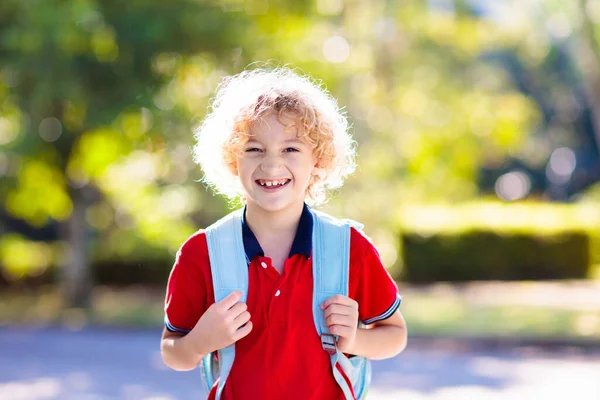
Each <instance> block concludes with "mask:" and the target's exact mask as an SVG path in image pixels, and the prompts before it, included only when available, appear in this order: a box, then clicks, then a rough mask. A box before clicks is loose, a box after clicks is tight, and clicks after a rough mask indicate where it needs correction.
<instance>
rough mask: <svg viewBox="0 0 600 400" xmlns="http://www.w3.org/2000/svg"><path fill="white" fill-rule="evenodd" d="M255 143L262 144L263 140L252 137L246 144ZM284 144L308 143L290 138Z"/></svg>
mask: <svg viewBox="0 0 600 400" xmlns="http://www.w3.org/2000/svg"><path fill="white" fill-rule="evenodd" d="M253 143H258V144H262V142H261V141H260V140H256V139H250V140H248V141H247V142H246V144H253ZM283 144H285V145H289V144H306V143H305V142H304V141H302V140H300V139H288V140H285V141H284V142H283Z"/></svg>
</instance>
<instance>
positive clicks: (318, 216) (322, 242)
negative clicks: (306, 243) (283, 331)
mask: <svg viewBox="0 0 600 400" xmlns="http://www.w3.org/2000/svg"><path fill="white" fill-rule="evenodd" d="M311 212H312V214H313V235H312V267H313V285H314V286H313V318H314V320H315V327H316V328H317V332H318V333H319V335H321V338H322V339H323V335H329V336H330V334H329V330H328V329H327V326H326V325H325V317H324V316H323V310H321V304H322V303H323V302H324V301H325V300H326V299H327V298H329V297H331V296H333V295H336V294H341V295H344V296H348V279H349V276H348V275H349V273H348V272H349V268H348V266H349V261H350V260H349V257H350V227H349V225H348V224H346V223H344V221H341V220H338V219H336V218H333V217H332V216H330V215H327V214H325V213H323V212H319V211H315V210H311ZM329 339H331V337H330V338H329ZM324 340H328V339H327V336H325V339H324ZM328 345H332V346H333V349H332V351H335V343H328V342H327V343H326V342H323V346H324V348H325V347H327V346H328ZM325 350H326V351H327V350H328V349H327V348H325Z"/></svg>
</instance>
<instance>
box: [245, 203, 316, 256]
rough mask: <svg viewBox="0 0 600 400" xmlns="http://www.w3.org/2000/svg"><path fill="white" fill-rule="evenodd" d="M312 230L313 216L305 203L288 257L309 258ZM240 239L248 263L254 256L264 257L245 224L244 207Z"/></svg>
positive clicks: (256, 240) (254, 237)
mask: <svg viewBox="0 0 600 400" xmlns="http://www.w3.org/2000/svg"><path fill="white" fill-rule="evenodd" d="M312 229H313V216H312V214H311V212H310V209H309V208H308V206H307V205H306V203H305V204H304V208H303V209H302V215H300V222H299V223H298V230H297V231H296V236H295V237H294V242H293V243H292V248H291V249H290V254H289V255H288V257H291V256H293V255H295V254H304V255H305V256H306V258H309V257H310V253H311V251H312ZM242 238H243V241H244V250H245V251H246V257H248V261H251V260H252V259H253V258H254V257H256V256H261V257H264V256H265V252H264V251H263V249H262V247H260V244H259V243H258V239H256V236H255V235H254V233H253V232H252V230H251V229H250V227H249V226H248V224H246V208H245V207H244V213H243V217H242Z"/></svg>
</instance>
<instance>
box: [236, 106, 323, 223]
mask: <svg viewBox="0 0 600 400" xmlns="http://www.w3.org/2000/svg"><path fill="white" fill-rule="evenodd" d="M293 123H294V121H293V119H291V118H289V117H286V116H281V117H280V118H279V119H278V118H277V115H276V114H268V115H266V116H264V117H263V118H262V119H260V120H259V121H258V122H257V123H256V124H255V125H254V126H253V127H252V128H251V129H250V138H249V140H248V142H247V143H246V145H245V146H244V147H243V148H242V152H241V154H240V155H239V156H238V157H237V174H238V177H239V179H240V181H241V184H242V186H243V188H244V192H245V197H246V205H247V209H248V211H251V210H256V211H261V212H270V213H275V212H282V211H286V210H288V209H289V210H298V209H300V210H301V207H302V204H303V203H304V199H305V197H306V189H307V187H308V185H309V183H310V180H311V177H312V175H313V174H314V173H315V172H316V171H317V170H316V168H315V165H316V164H317V159H316V157H315V156H314V154H313V148H312V146H311V145H310V144H309V143H308V142H307V141H306V140H305V139H304V138H299V137H298V134H297V129H296V128H295V127H294V126H293Z"/></svg>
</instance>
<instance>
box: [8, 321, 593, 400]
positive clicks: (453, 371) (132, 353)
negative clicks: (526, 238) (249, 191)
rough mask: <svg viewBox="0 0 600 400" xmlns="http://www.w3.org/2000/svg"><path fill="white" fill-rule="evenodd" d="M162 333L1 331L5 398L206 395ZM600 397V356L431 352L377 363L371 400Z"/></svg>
mask: <svg viewBox="0 0 600 400" xmlns="http://www.w3.org/2000/svg"><path fill="white" fill-rule="evenodd" d="M158 343H159V332H158V331H157V332H149V331H110V330H85V331H82V332H77V333H73V332H68V331H65V330H59V329H43V330H25V331H18V330H16V329H14V328H4V329H0V399H1V400H8V399H11V400H12V399H15V400H16V399H19V400H33V399H64V400H70V399H78V400H80V399H81V400H84V399H85V400H93V399H131V400H143V399H144V400H171V399H186V400H187V399H201V398H203V395H204V394H203V391H202V390H201V383H200V381H199V380H198V376H199V375H198V374H199V372H198V371H192V372H174V371H170V370H168V369H167V368H166V367H165V366H164V365H163V363H162V361H161V359H160V355H159V353H158ZM569 397H570V398H576V399H580V400H588V399H589V400H598V399H600V354H598V353H595V354H584V353H583V352H582V351H570V352H561V353H552V354H548V353H540V351H538V350H535V349H520V350H518V351H516V350H509V349H504V350H502V351H500V350H494V351H468V350H464V349H462V350H453V349H451V348H441V347H436V348H428V346H427V345H426V344H423V343H421V344H419V345H418V346H413V348H410V347H409V348H408V349H407V350H406V351H405V352H404V353H403V354H401V355H400V356H398V357H396V358H394V359H391V360H386V361H380V362H375V363H374V378H373V387H372V389H371V392H370V395H369V400H384V399H409V400H423V399H427V400H442V399H444V400H445V399H452V400H460V399H476V400H490V399H511V400H514V399H517V400H518V399H527V400H529V399H544V400H548V399H561V400H563V399H565V398H569Z"/></svg>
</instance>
